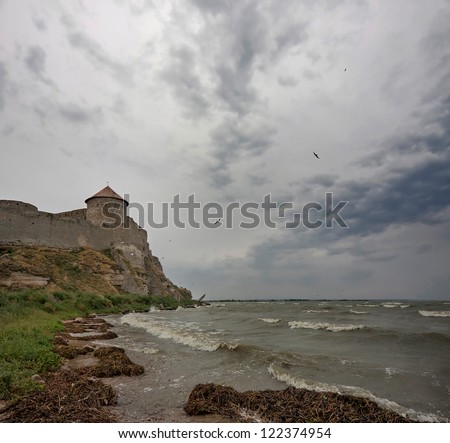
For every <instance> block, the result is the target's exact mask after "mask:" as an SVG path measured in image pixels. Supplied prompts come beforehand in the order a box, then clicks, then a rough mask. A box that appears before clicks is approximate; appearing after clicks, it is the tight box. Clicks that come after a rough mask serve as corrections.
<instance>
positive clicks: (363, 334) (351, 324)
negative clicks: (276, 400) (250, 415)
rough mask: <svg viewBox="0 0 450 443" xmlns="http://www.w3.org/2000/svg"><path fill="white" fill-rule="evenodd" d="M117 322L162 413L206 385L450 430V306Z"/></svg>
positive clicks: (295, 305) (348, 306)
mask: <svg viewBox="0 0 450 443" xmlns="http://www.w3.org/2000/svg"><path fill="white" fill-rule="evenodd" d="M109 321H110V322H111V323H113V325H114V326H115V331H116V332H118V334H119V338H117V339H116V340H114V342H115V343H114V344H116V345H118V346H122V347H124V348H125V349H126V350H127V351H130V352H132V354H133V355H134V356H135V359H136V357H137V359H138V362H139V363H140V364H143V365H144V366H145V368H146V374H148V376H147V377H148V379H147V381H145V379H143V381H141V382H139V383H140V385H139V389H140V390H141V391H142V392H143V393H148V394H151V395H150V396H149V399H151V401H157V402H159V404H161V405H164V404H166V405H167V404H170V403H171V402H172V403H173V402H175V403H177V402H178V404H179V405H180V407H181V406H182V402H184V401H186V400H187V398H188V395H189V392H190V391H191V390H192V389H193V387H194V386H195V385H196V384H198V383H209V382H212V383H218V384H221V385H225V386H232V387H234V388H235V389H237V390H239V391H247V390H266V389H273V390H279V389H285V388H286V387H287V386H294V387H297V388H306V389H310V390H316V391H331V392H336V393H342V394H351V395H355V396H360V397H366V398H369V399H371V400H373V401H375V402H377V403H378V404H379V405H381V406H383V407H385V408H388V409H392V410H394V411H396V412H398V413H400V414H404V415H407V416H409V417H410V418H412V419H415V420H419V421H423V422H449V421H450V302H422V301H420V302H418V301H252V302H245V301H241V302H211V303H210V305H209V306H201V307H198V308H185V309H183V308H179V309H177V310H174V311H164V310H163V311H161V310H158V309H156V308H152V309H151V310H150V311H149V312H140V313H128V314H126V315H122V316H114V317H110V318H109ZM110 344H111V343H110Z"/></svg>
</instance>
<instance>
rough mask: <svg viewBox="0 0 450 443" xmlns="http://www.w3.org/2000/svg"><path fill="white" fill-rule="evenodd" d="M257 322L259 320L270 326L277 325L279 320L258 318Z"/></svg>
mask: <svg viewBox="0 0 450 443" xmlns="http://www.w3.org/2000/svg"><path fill="white" fill-rule="evenodd" d="M258 320H261V321H263V322H265V323H270V324H275V323H279V322H280V321H281V320H280V319H279V318H258Z"/></svg>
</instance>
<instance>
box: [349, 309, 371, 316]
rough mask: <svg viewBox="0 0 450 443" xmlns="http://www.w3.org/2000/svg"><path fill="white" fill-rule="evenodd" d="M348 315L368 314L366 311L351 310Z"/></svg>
mask: <svg viewBox="0 0 450 443" xmlns="http://www.w3.org/2000/svg"><path fill="white" fill-rule="evenodd" d="M350 314H356V315H364V314H368V312H367V311H354V310H353V309H350Z"/></svg>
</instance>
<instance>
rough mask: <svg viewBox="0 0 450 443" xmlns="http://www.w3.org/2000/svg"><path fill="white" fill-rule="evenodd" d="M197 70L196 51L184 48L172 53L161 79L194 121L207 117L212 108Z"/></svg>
mask: <svg viewBox="0 0 450 443" xmlns="http://www.w3.org/2000/svg"><path fill="white" fill-rule="evenodd" d="M196 70H198V68H197V66H196V61H195V54H194V51H193V50H191V49H190V48H189V47H187V46H183V47H179V48H176V49H172V50H171V51H170V58H169V63H168V65H167V66H166V67H165V69H163V71H162V72H161V78H162V79H163V80H164V81H166V82H167V83H168V84H169V85H170V86H171V88H172V90H173V94H174V97H175V98H176V99H178V100H179V101H180V103H181V105H182V106H183V108H184V109H185V111H186V112H185V116H186V117H188V118H193V119H195V118H198V117H201V116H204V115H206V113H207V112H208V108H209V106H210V104H209V101H208V99H207V93H206V88H205V87H204V86H203V85H202V84H201V81H200V78H199V76H198V75H197V74H196Z"/></svg>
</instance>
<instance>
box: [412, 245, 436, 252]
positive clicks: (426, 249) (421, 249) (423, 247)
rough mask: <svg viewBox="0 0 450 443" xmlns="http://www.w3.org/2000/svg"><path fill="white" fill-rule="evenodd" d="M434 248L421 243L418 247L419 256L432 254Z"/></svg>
mask: <svg viewBox="0 0 450 443" xmlns="http://www.w3.org/2000/svg"><path fill="white" fill-rule="evenodd" d="M432 249H433V248H432V246H431V245H430V244H429V243H421V244H420V245H419V246H418V247H417V250H416V252H417V254H426V253H427V252H430V251H431V250H432Z"/></svg>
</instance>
